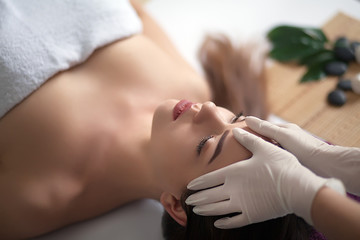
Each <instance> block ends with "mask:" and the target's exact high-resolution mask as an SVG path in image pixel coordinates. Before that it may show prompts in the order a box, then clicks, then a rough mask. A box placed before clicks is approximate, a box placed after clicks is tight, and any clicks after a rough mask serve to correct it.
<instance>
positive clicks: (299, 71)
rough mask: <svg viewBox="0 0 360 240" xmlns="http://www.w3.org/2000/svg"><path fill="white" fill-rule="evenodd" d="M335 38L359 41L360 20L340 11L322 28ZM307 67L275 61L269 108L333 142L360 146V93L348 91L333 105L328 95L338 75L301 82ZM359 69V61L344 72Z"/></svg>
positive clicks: (269, 85) (269, 78) (356, 71)
mask: <svg viewBox="0 0 360 240" xmlns="http://www.w3.org/2000/svg"><path fill="white" fill-rule="evenodd" d="M322 29H323V30H324V32H325V34H326V36H327V37H328V38H329V39H330V40H331V41H332V40H334V39H336V38H337V37H338V36H346V37H348V38H349V39H350V40H358V41H360V21H359V20H356V19H354V18H350V17H348V16H346V15H345V14H342V13H339V14H337V15H336V16H334V18H332V19H331V20H329V21H328V22H327V23H326V24H325V25H324V26H323V28H322ZM305 70H306V69H305V68H304V67H299V66H294V65H289V64H280V63H277V62H276V63H274V64H273V65H272V66H271V67H270V68H269V69H268V70H267V77H268V83H267V84H268V86H267V87H268V99H269V104H270V110H271V112H272V113H274V114H275V115H277V116H279V117H281V118H283V119H284V120H286V121H289V122H293V123H296V124H298V125H299V126H301V127H303V128H304V129H306V130H307V131H309V132H311V133H313V134H315V135H317V136H319V137H321V138H323V139H325V140H327V141H329V142H331V143H333V144H338V145H343V146H356V147H360V95H357V94H354V93H352V92H346V96H347V99H348V100H347V102H346V104H345V105H343V106H342V107H333V106H330V105H329V104H328V103H327V101H326V98H327V95H328V93H329V92H330V91H332V90H333V89H335V87H336V84H337V81H338V78H337V77H328V78H326V79H324V80H322V81H319V82H310V83H303V84H300V83H299V79H300V78H301V76H302V75H303V74H304V73H305ZM356 73H360V64H356V63H352V64H351V65H349V69H348V71H347V72H346V74H345V77H346V76H354V75H355V74H356Z"/></svg>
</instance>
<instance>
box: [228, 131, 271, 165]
mask: <svg viewBox="0 0 360 240" xmlns="http://www.w3.org/2000/svg"><path fill="white" fill-rule="evenodd" d="M232 131H233V134H234V137H235V139H236V140H237V141H238V142H239V143H240V144H241V145H243V146H244V147H245V148H247V149H248V150H249V151H250V152H252V153H254V152H255V151H258V152H259V151H265V152H266V151H267V150H268V148H272V147H274V146H273V145H272V144H271V143H269V142H266V141H265V140H264V139H262V138H260V137H258V136H256V135H254V134H251V133H249V132H247V131H245V130H243V129H241V128H234V129H233V130H232ZM245 162H246V161H242V162H241V163H244V164H245Z"/></svg>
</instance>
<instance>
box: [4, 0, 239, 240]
mask: <svg viewBox="0 0 360 240" xmlns="http://www.w3.org/2000/svg"><path fill="white" fill-rule="evenodd" d="M133 5H134V7H135V9H136V10H137V12H138V15H139V16H140V17H141V19H142V21H143V27H144V31H143V33H141V34H138V35H134V36H132V37H129V38H126V39H123V40H119V41H116V42H114V43H112V44H110V45H108V46H105V47H103V48H101V49H98V50H96V51H95V52H94V53H93V54H92V55H91V56H90V58H89V59H87V60H86V61H85V62H84V63H82V64H79V65H77V66H76V67H73V68H71V69H69V70H67V71H64V72H60V73H58V74H57V75H55V76H54V77H52V78H51V79H49V80H48V81H47V82H46V83H45V84H43V85H42V86H41V87H40V88H39V89H38V90H37V91H35V92H33V93H32V94H31V95H30V96H29V97H27V98H26V99H25V100H24V101H22V102H21V103H20V104H19V105H17V106H16V107H14V108H13V109H12V110H11V111H10V112H8V113H7V114H6V115H5V116H4V117H2V118H1V119H0V193H1V197H0V213H1V214H0V226H2V227H1V228H0V239H23V238H30V237H33V236H37V235H40V234H44V233H47V232H50V231H52V230H55V229H58V228H61V227H63V226H66V225H68V224H71V223H74V222H78V221H82V220H84V219H88V218H91V217H94V216H98V215H100V214H102V213H104V212H107V211H109V210H111V209H114V208H116V207H118V206H121V205H123V204H125V203H127V202H130V201H133V200H136V199H141V198H153V199H158V200H159V199H161V198H162V196H163V200H164V199H165V200H166V199H168V200H169V199H170V201H162V202H163V203H164V204H166V205H168V206H175V205H176V204H177V202H176V200H177V197H178V196H179V193H180V191H181V189H183V188H184V187H185V186H186V184H187V183H188V181H190V180H191V179H192V178H195V177H196V176H199V175H201V174H202V173H205V172H208V171H211V170H213V169H215V168H217V167H220V166H223V165H225V164H227V162H226V161H229V162H230V161H233V160H235V159H228V160H226V161H225V160H224V159H225V157H226V156H224V159H223V160H221V159H220V158H219V159H216V162H215V161H214V164H213V165H211V166H210V165H209V166H207V165H206V163H205V162H204V160H202V161H198V162H189V163H188V164H186V165H185V164H184V162H181V161H184V159H186V161H190V159H187V158H182V159H177V161H180V162H175V161H174V162H172V163H170V162H167V161H166V160H167V159H170V156H173V155H174V154H173V153H171V155H170V156H168V157H166V158H165V156H166V155H165V154H168V153H164V155H163V156H164V157H163V158H161V159H160V158H156V156H157V155H155V154H154V152H156V151H157V149H155V147H158V146H160V145H159V142H157V141H160V142H163V141H165V140H166V141H167V137H168V135H167V134H168V132H167V131H168V129H166V130H161V129H159V130H154V129H155V128H154V129H153V134H154V138H151V137H152V135H151V134H152V119H153V116H154V112H155V110H156V109H157V107H158V106H159V105H160V106H166V107H168V108H167V109H166V111H170V112H171V111H172V110H171V109H172V107H173V103H175V102H176V101H173V100H171V101H170V102H168V101H166V102H165V104H164V105H161V104H162V103H164V101H165V100H167V99H188V100H190V101H192V102H195V103H202V102H206V101H208V100H211V93H210V88H209V86H208V84H207V83H206V81H205V80H204V79H203V78H202V77H201V76H200V75H199V74H197V73H196V72H195V71H194V70H193V69H192V68H191V67H190V66H189V65H188V64H187V63H186V62H185V61H184V60H183V59H182V57H181V56H180V55H179V54H178V53H177V51H176V50H175V48H174V47H173V46H172V44H171V43H170V41H169V39H168V38H167V37H166V36H165V34H164V33H163V32H162V31H161V29H160V28H159V27H158V26H157V25H156V24H155V22H154V21H153V20H152V19H151V17H150V16H148V15H147V14H146V13H145V12H144V11H143V10H142V9H141V8H140V7H139V5H137V4H136V3H133ZM153 59H156V61H153ZM169 103H171V104H169ZM196 106H197V107H198V109H197V110H200V106H201V105H196ZM160 109H162V108H161V107H160V108H158V110H159V111H157V112H159V113H161V112H162V110H161V111H160ZM214 109H215V108H214ZM195 110H196V109H195V107H194V110H192V112H193V111H195ZM221 111H222V112H223V111H224V110H221ZM190 113H191V112H188V113H187V114H186V115H184V116H181V119H180V118H179V119H178V120H179V121H177V123H176V125H177V126H180V125H181V124H180V123H182V122H183V121H184V120H185V119H188V118H185V117H187V116H189V115H188V114H190ZM224 114H225V115H226V116H223V117H224V119H226V122H228V121H229V120H230V118H231V117H232V116H233V114H232V113H230V112H224ZM155 115H156V114H155ZM183 117H184V118H183ZM167 120H168V119H167ZM167 120H166V121H167ZM188 120H190V119H188ZM157 121H158V120H157V119H155V120H154V126H155V125H157ZM169 123H170V122H169ZM184 126H187V124H184ZM210 127H211V126H210V125H209V126H207V127H205V126H204V127H201V129H199V131H197V132H196V134H194V135H193V134H191V133H189V134H190V136H191V141H193V140H195V139H196V141H199V139H200V138H202V137H204V136H203V135H204V134H209V133H211V134H220V132H221V131H223V130H224V129H225V123H223V124H222V125H221V124H220V125H219V126H217V128H216V132H209V131H208V130H209V128H210ZM205 129H207V130H206V131H205ZM158 132H159V133H158ZM229 135H231V134H229ZM155 136H156V137H155ZM184 137H185V136H182V137H181V140H182V139H184ZM229 137H231V136H229ZM178 139H180V138H177V139H175V138H173V142H175V140H176V141H178ZM182 141H183V140H182ZM189 141H190V140H189ZM156 142H157V143H156ZM169 144H171V143H170V142H169ZM185 144H186V146H184V147H183V149H186V150H187V154H189V155H191V154H194V149H195V148H196V146H195V145H194V144H196V142H191V145H188V142H186V143H185ZM234 144H235V140H230V138H228V140H227V141H226V144H225V145H224V148H228V146H230V145H234ZM176 145H178V142H175V146H176ZM207 145H208V146H206V148H209V149H210V148H213V145H212V144H207ZM187 147H189V149H188V148H187ZM240 148H241V146H240V145H237V149H240ZM154 149H155V150H154ZM224 150H225V149H224ZM204 153H205V154H204V155H206V154H209V153H208V152H207V151H204ZM194 156H195V155H194ZM191 161H195V159H194V158H191ZM200 162H201V164H200ZM162 164H164V166H162ZM177 164H179V166H177ZM189 164H192V165H193V166H194V167H195V168H194V170H192V171H190V172H189V173H187V172H188V169H189V166H190V165H189ZM160 167H161V168H160ZM175 167H183V168H184V169H182V170H181V171H182V172H183V173H184V175H183V177H181V179H179V181H178V182H176V181H174V179H173V178H172V176H169V175H166V174H168V173H170V172H177V171H175V170H176V168H175ZM160 169H162V170H164V171H161V170H160ZM165 169H168V171H165ZM195 169H196V170H195ZM178 171H180V169H179V170H178ZM159 172H163V173H164V176H162V175H161V174H160V175H159ZM167 178H169V184H163V180H164V179H167ZM166 196H167V197H166ZM169 204H170V205H169Z"/></svg>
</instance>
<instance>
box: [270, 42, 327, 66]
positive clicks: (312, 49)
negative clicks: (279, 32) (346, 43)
mask: <svg viewBox="0 0 360 240" xmlns="http://www.w3.org/2000/svg"><path fill="white" fill-rule="evenodd" d="M322 49H324V44H323V43H319V42H312V44H311V45H307V44H303V43H296V44H284V45H277V46H274V48H273V49H272V50H271V51H270V53H269V56H270V57H271V58H273V59H276V60H278V61H281V62H287V61H299V60H300V59H303V58H305V57H308V56H310V55H313V54H315V53H316V52H318V51H319V50H322Z"/></svg>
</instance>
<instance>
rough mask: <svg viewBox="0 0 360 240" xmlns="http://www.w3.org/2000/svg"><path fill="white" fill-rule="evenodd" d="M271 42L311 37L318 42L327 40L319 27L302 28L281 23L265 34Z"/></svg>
mask: <svg viewBox="0 0 360 240" xmlns="http://www.w3.org/2000/svg"><path fill="white" fill-rule="evenodd" d="M267 37H268V39H269V40H270V41H271V42H272V43H281V42H297V41H298V40H299V39H304V38H305V39H312V40H314V41H319V42H327V38H326V36H325V34H324V33H323V31H322V30H321V29H317V28H304V27H295V26H287V25H281V26H278V27H275V28H273V29H272V30H270V31H269V33H268V34H267Z"/></svg>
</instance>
